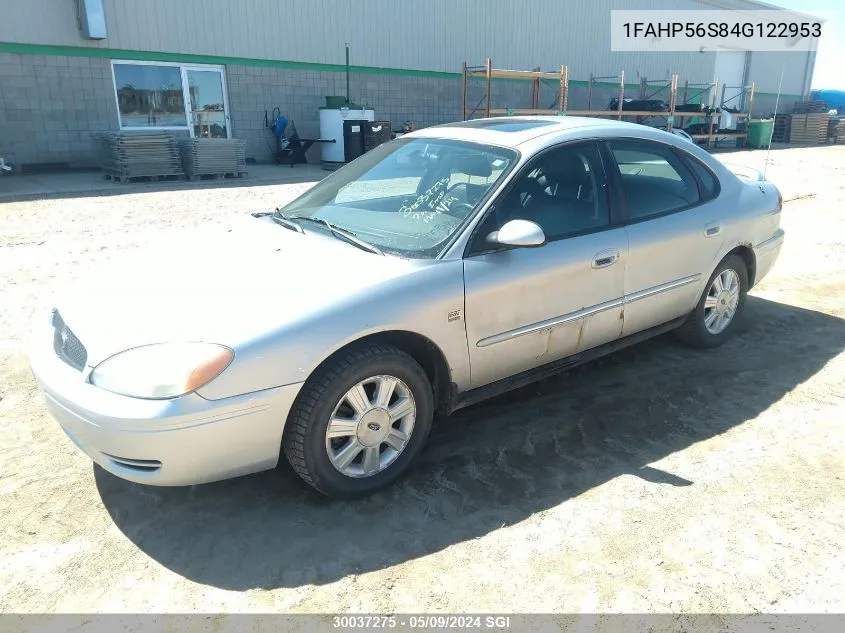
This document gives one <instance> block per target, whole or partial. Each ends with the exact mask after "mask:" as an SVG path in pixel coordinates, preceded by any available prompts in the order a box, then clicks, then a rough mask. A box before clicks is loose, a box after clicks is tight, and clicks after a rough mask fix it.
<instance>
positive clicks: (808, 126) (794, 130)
mask: <svg viewBox="0 0 845 633" xmlns="http://www.w3.org/2000/svg"><path fill="white" fill-rule="evenodd" d="M829 118H830V117H829V116H828V114H827V113H824V114H821V113H816V114H793V115H792V125H791V127H790V131H789V142H790V143H801V144H804V145H818V144H819V143H825V142H827V121H828V119H829Z"/></svg>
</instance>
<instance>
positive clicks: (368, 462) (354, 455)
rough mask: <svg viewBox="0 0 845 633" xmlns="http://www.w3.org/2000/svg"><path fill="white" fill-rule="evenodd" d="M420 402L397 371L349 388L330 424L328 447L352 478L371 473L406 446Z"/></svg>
mask: <svg viewBox="0 0 845 633" xmlns="http://www.w3.org/2000/svg"><path fill="white" fill-rule="evenodd" d="M416 413H417V408H416V403H415V402H414V395H413V394H412V393H411V390H410V388H409V387H408V385H406V384H405V383H404V382H402V381H401V380H399V379H398V378H396V377H395V376H384V375H382V376H373V377H371V378H367V379H365V380H362V381H361V382H359V383H358V384H356V385H354V386H353V387H352V388H351V389H349V390H348V391H347V392H346V393H345V394H344V395H343V397H342V398H341V399H340V401H339V402H338V403H337V404H336V405H335V407H334V411H333V412H332V415H331V417H330V418H329V423H328V426H327V427H326V452H327V453H328V456H329V460H330V461H331V463H332V466H334V467H335V469H337V470H338V471H339V472H341V473H343V474H344V475H346V476H347V477H355V478H360V477H372V476H373V475H376V474H378V473H380V472H382V471H383V470H385V469H386V468H387V467H388V466H390V465H391V464H392V463H393V462H394V461H396V459H397V458H398V457H399V455H400V454H401V453H402V451H403V450H405V447H406V446H407V445H408V442H409V440H410V439H411V434H412V433H413V431H414V421H415V419H416Z"/></svg>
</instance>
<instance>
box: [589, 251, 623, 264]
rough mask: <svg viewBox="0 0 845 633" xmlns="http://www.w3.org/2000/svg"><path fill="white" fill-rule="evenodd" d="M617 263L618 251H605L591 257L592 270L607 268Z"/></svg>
mask: <svg viewBox="0 0 845 633" xmlns="http://www.w3.org/2000/svg"><path fill="white" fill-rule="evenodd" d="M618 261H619V251H617V250H613V249H610V250H606V251H601V252H600V253H596V254H595V255H593V268H607V267H608V266H613V264H615V263H616V262H618Z"/></svg>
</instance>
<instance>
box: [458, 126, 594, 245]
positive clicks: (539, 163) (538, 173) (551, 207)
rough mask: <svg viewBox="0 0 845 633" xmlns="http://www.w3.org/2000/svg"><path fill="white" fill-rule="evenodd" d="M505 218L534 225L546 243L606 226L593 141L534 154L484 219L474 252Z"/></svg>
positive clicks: (504, 221) (500, 225) (506, 220)
mask: <svg viewBox="0 0 845 633" xmlns="http://www.w3.org/2000/svg"><path fill="white" fill-rule="evenodd" d="M510 220H529V221H531V222H535V223H537V224H538V225H539V226H540V228H542V229H543V233H545V234H546V239H547V240H549V241H553V240H557V239H561V238H564V237H568V236H571V235H577V234H581V233H587V232H591V231H594V230H597V229H601V228H604V227H607V226H609V225H610V209H609V206H608V202H607V185H606V181H605V176H604V169H603V167H602V162H601V157H600V155H599V151H598V148H597V146H596V144H595V143H582V144H578V145H565V146H563V147H558V148H556V149H553V150H550V151H547V152H545V153H544V154H541V155H540V156H538V157H537V158H536V159H534V161H533V162H532V163H531V164H529V166H528V167H527V168H526V169H525V170H524V171H523V172H522V173H521V174H520V175H519V176H518V177H517V179H516V181H515V182H514V183H513V184H512V186H511V188H510V189H509V191H508V192H507V193H506V194H505V197H504V198H502V199H501V200H500V201H499V202H497V203H496V204H495V205H494V208H493V209H492V211H491V213H490V214H489V215H488V216H487V218H485V219H484V221H483V223H482V225H483V226H482V227H481V229H480V231H479V234H478V238H477V240H480V243H479V242H478V241H477V242H476V245H477V247H476V248H474V249H473V250H474V251H476V252H477V251H479V250H487V249H489V245H486V246H485V239H486V236H487V235H488V234H489V233H490V232H492V231H495V230H498V229H499V228H501V227H502V226H503V225H504V224H505V223H506V222H509V221H510Z"/></svg>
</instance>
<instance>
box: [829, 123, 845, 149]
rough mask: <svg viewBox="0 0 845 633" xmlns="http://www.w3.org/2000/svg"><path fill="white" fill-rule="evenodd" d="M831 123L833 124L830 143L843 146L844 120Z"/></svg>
mask: <svg viewBox="0 0 845 633" xmlns="http://www.w3.org/2000/svg"><path fill="white" fill-rule="evenodd" d="M831 123H832V124H833V125H832V126H831V127H832V128H833V134H832V135H831V139H830V142H831V143H843V144H845V119H839V120H838V121H831Z"/></svg>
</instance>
